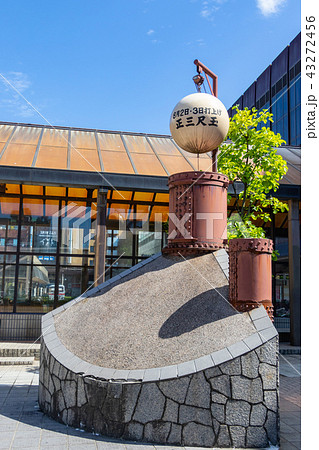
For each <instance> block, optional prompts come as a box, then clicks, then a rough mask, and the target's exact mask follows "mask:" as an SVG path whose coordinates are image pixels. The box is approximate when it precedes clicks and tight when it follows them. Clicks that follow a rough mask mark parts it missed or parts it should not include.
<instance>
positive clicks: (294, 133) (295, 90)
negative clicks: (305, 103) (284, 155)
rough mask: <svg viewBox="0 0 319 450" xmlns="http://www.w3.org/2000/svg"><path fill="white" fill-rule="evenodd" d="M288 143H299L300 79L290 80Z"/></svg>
mask: <svg viewBox="0 0 319 450" xmlns="http://www.w3.org/2000/svg"><path fill="white" fill-rule="evenodd" d="M289 96H290V98H289V100H290V144H291V145H301V79H300V75H299V77H298V76H297V77H296V78H294V79H293V80H291V82H290V89H289Z"/></svg>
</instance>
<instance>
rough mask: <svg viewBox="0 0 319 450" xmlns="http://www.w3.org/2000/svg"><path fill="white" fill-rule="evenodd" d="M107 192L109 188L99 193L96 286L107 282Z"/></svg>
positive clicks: (100, 190)
mask: <svg viewBox="0 0 319 450" xmlns="http://www.w3.org/2000/svg"><path fill="white" fill-rule="evenodd" d="M107 192H108V189H107V188H100V189H99V190H98V193H97V214H96V238H95V265H94V286H98V285H99V284H101V283H103V282H104V281H105V255H106V198H107Z"/></svg>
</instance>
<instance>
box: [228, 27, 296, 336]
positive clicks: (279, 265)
mask: <svg viewBox="0 0 319 450" xmlns="http://www.w3.org/2000/svg"><path fill="white" fill-rule="evenodd" d="M233 105H238V106H239V109H243V108H245V107H247V108H248V109H252V108H253V107H255V108H256V109H257V110H258V111H261V110H263V109H267V110H269V111H270V112H271V113H272V114H273V122H270V121H268V123H267V124H266V126H267V127H270V128H271V129H272V130H273V131H274V132H275V133H280V135H281V136H282V138H283V139H284V140H285V142H286V144H287V145H288V146H291V147H290V152H291V157H288V159H287V155H284V154H283V155H282V156H283V157H284V159H286V160H287V161H288V167H289V169H290V173H289V175H290V179H289V180H288V179H287V177H284V179H283V180H282V182H283V183H287V184H288V185H289V184H295V185H300V169H301V168H300V146H301V33H299V34H298V35H297V36H296V37H295V39H294V40H293V41H292V42H291V43H290V44H289V45H288V46H287V47H286V48H285V49H284V50H283V51H282V52H281V53H280V54H279V55H278V57H277V58H276V59H275V60H274V61H273V62H272V64H271V65H269V66H268V67H267V68H266V69H265V70H264V71H263V73H262V74H261V75H260V76H259V77H258V78H257V80H256V81H254V82H253V83H252V84H251V86H249V88H248V89H247V90H246V91H245V92H244V93H243V95H241V96H240V97H239V98H238V99H237V100H236V101H235V102H234V104H233ZM228 113H229V115H230V116H233V115H234V114H235V112H234V111H233V110H232V109H231V108H230V109H229V110H228ZM261 126H264V125H263V124H262V125H260V127H261ZM295 147H296V148H295ZM297 198H298V199H299V200H300V191H299V194H298V195H297ZM299 209H300V205H299ZM275 220H276V221H277V218H276V219H275ZM287 221H288V216H286V217H284V218H283V222H282V223H281V224H280V223H276V226H275V227H272V228H270V229H268V233H267V237H269V238H271V239H273V240H274V245H275V249H276V250H277V251H278V253H279V257H278V260H277V262H274V263H273V275H274V278H273V301H274V307H275V324H276V326H277V328H278V329H279V330H280V331H282V332H284V331H289V326H290V294H289V252H288V227H287ZM299 295H300V294H299Z"/></svg>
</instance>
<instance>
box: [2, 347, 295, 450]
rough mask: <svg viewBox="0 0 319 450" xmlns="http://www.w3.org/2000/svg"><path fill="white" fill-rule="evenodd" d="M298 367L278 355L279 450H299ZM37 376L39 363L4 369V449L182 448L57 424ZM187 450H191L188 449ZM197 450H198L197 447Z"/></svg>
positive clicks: (134, 449)
mask: <svg viewBox="0 0 319 450" xmlns="http://www.w3.org/2000/svg"><path fill="white" fill-rule="evenodd" d="M300 361H301V357H300V355H280V411H281V414H280V420H281V432H280V435H281V446H280V449H281V450H288V449H289V450H294V449H300V448H301V444H300V439H301V437H300V436H301V435H300V416H301V414H300V404H301V399H300V370H301V362H300ZM38 373H39V363H38V362H35V363H34V364H33V365H29V366H22V365H20V366H19V365H18V366H8V365H7V366H0V449H5V450H13V449H19V450H27V449H30V450H31V449H32V450H35V449H50V450H65V449H70V450H72V449H74V450H78V449H79V450H81V449H83V450H91V449H98V450H100V449H109V450H126V449H127V450H141V449H144V450H147V449H150V450H154V449H157V448H161V449H163V450H165V449H173V448H176V449H180V448H181V447H171V446H160V445H156V446H154V445H152V444H141V443H135V442H126V441H120V440H115V439H110V438H106V437H102V436H96V435H93V434H91V433H87V432H85V431H81V430H79V429H74V428H70V427H67V426H66V425H63V424H60V423H57V422H55V421H54V420H52V419H50V418H49V417H46V416H45V415H44V414H43V413H42V412H41V411H40V410H39V407H38V403H37V397H38V382H39V375H38ZM187 448H188V449H190V447H187ZM196 448H197V450H198V447H196ZM272 448H273V449H274V447H272ZM194 450H195V448H194Z"/></svg>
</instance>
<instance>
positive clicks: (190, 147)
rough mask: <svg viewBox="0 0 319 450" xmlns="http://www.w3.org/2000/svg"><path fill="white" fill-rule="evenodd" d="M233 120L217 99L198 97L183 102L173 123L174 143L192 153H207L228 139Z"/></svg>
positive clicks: (177, 107) (173, 114)
mask: <svg viewBox="0 0 319 450" xmlns="http://www.w3.org/2000/svg"><path fill="white" fill-rule="evenodd" d="M228 129H229V116H228V113H227V110H226V108H225V106H224V105H223V103H222V102H221V101H220V100H219V99H218V98H217V97H214V96H213V95H210V94H204V93H196V94H190V95H187V96H186V97H184V98H182V100H181V101H180V102H178V103H177V105H176V106H175V108H174V110H173V112H172V114H171V119H170V130H171V134H172V137H173V139H174V141H175V142H176V143H177V145H179V146H180V147H181V148H182V149H184V150H186V151H187V152H190V153H207V152H210V151H212V150H214V149H215V148H217V147H218V146H219V145H220V144H221V143H222V142H223V140H224V139H225V137H226V136H227V133H228Z"/></svg>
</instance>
